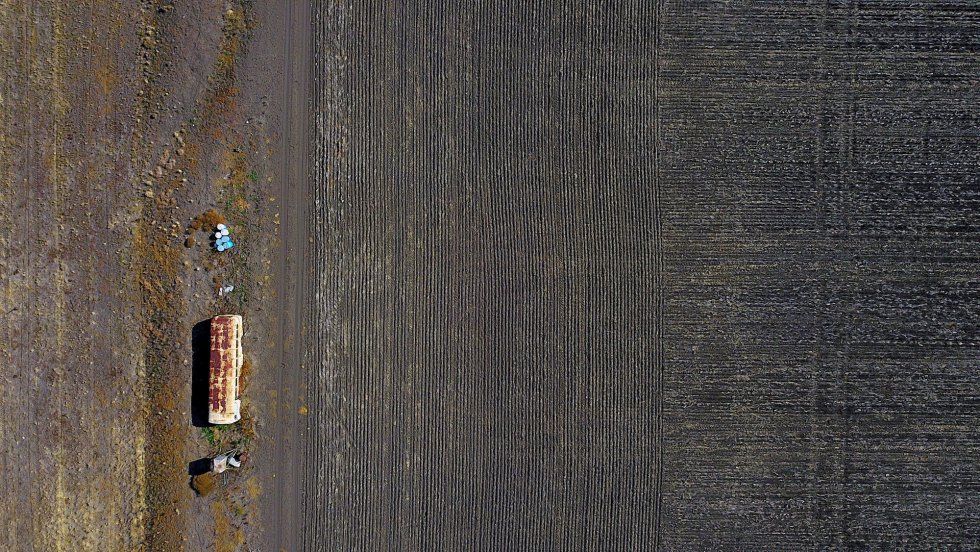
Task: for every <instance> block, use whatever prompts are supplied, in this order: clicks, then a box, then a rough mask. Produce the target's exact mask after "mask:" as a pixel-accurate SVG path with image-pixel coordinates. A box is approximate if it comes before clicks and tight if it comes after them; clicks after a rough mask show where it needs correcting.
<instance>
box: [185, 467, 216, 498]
mask: <svg viewBox="0 0 980 552" xmlns="http://www.w3.org/2000/svg"><path fill="white" fill-rule="evenodd" d="M217 483H218V481H217V479H216V478H215V476H214V474H213V473H204V474H201V475H195V476H194V477H192V478H191V488H192V489H194V492H196V493H197V494H198V495H199V496H208V495H209V494H211V492H212V491H214V488H215V487H216V486H217Z"/></svg>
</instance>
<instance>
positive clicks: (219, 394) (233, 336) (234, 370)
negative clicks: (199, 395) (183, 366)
mask: <svg viewBox="0 0 980 552" xmlns="http://www.w3.org/2000/svg"><path fill="white" fill-rule="evenodd" d="M241 335H242V317H241V316H239V315H237V314H223V315H220V316H215V317H214V318H212V319H211V370H210V377H209V382H208V387H209V390H208V421H209V422H211V423H213V424H230V423H233V422H236V421H238V419H239V418H240V417H241V414H240V405H241V403H240V401H239V398H238V376H239V372H240V370H241V366H242V347H241Z"/></svg>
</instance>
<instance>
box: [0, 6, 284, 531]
mask: <svg viewBox="0 0 980 552" xmlns="http://www.w3.org/2000/svg"><path fill="white" fill-rule="evenodd" d="M250 5H251V2H230V1H229V2H223V1H210V2H191V3H171V2H157V1H153V2H150V1H145V2H140V3H138V4H136V5H135V8H136V9H134V4H133V3H126V2H116V3H113V2H104V3H96V4H95V5H90V4H88V3H75V2H54V1H45V0H38V1H35V2H31V3H8V4H3V5H2V6H0V44H3V46H4V47H3V48H0V62H2V63H3V67H2V70H3V72H4V76H5V78H4V80H3V85H2V88H0V106H2V109H0V119H2V126H0V162H2V164H3V165H4V166H5V167H6V168H7V170H5V171H4V172H3V174H2V175H0V179H2V180H0V248H2V250H0V307H2V309H3V316H2V317H0V320H2V322H3V323H2V324H0V381H4V382H7V383H6V384H4V385H3V386H0V408H2V414H3V415H2V416H0V435H4V436H5V438H4V439H3V444H2V445H0V465H2V466H4V468H5V473H6V477H5V478H4V481H3V483H2V488H3V491H4V495H3V496H5V497H10V500H6V501H2V503H0V519H3V520H5V523H4V524H3V527H2V528H0V549H4V550H27V551H30V550H38V551H40V550H45V551H47V550H62V549H72V550H79V549H81V550H120V551H131V550H155V551H156V550H161V551H168V550H201V549H219V550H240V551H244V550H254V549H260V550H261V549H264V548H263V547H262V546H260V545H258V544H255V543H257V542H259V539H260V533H259V532H258V529H259V527H258V519H259V517H260V516H259V512H258V509H259V503H258V501H257V497H258V496H259V495H260V493H259V492H258V491H257V490H256V489H258V488H259V487H261V483H260V480H259V479H256V478H255V474H254V468H253V467H252V463H251V462H249V463H247V464H246V465H245V467H244V468H243V469H242V470H241V471H239V472H235V473H226V474H222V476H219V477H216V478H212V479H213V482H214V489H213V492H202V494H203V495H206V496H202V497H196V496H195V493H194V490H193V489H192V488H191V485H189V483H190V482H191V479H190V477H189V475H188V469H189V466H190V465H191V462H193V461H195V460H199V459H203V458H207V457H209V456H213V455H214V454H216V453H218V452H225V451H226V449H225V450H222V449H221V447H228V446H247V447H249V448H250V449H251V450H253V451H258V450H260V448H261V446H262V443H261V441H260V439H259V437H258V433H259V431H258V429H257V420H260V419H261V415H262V414H261V405H260V406H259V407H258V408H257V407H256V404H255V401H254V400H253V399H252V398H251V397H246V401H245V408H244V413H243V420H242V421H241V422H240V423H238V424H235V426H234V427H230V428H222V429H218V430H216V432H215V433H212V434H211V437H212V438H211V439H210V440H209V438H208V436H207V435H205V433H204V431H203V430H202V429H200V428H196V427H194V426H193V425H192V421H193V416H192V410H193V407H194V405H193V404H192V385H191V382H192V376H193V373H194V371H195V370H197V369H198V367H197V366H194V365H193V359H194V351H193V350H192V334H193V328H194V327H195V325H197V324H198V323H199V322H201V321H202V320H207V319H209V318H210V317H211V316H214V315H216V314H220V313H225V312H235V313H240V314H243V315H244V316H245V320H246V332H247V335H246V348H247V350H249V351H250V353H252V354H254V355H256V357H257V358H261V359H263V360H265V359H266V358H268V356H269V354H268V353H265V352H263V351H264V349H263V347H266V346H267V344H265V343H263V342H261V341H260V340H259V339H258V337H260V336H263V335H266V334H267V333H268V330H267V329H263V327H262V324H263V318H262V316H259V315H257V309H260V308H262V306H263V305H264V303H263V301H261V300H257V299H256V298H257V297H262V296H263V295H264V292H263V290H264V289H267V288H268V287H269V286H272V285H274V280H275V278H276V272H275V271H274V269H273V264H272V262H271V257H270V255H272V254H274V252H275V251H276V248H277V247H278V245H277V242H276V241H275V240H276V229H277V223H278V222H279V220H280V219H279V215H278V213H277V207H278V205H277V204H275V203H274V202H275V201H276V199H277V195H278V192H274V193H273V192H272V187H273V182H274V177H275V175H276V174H277V172H278V170H279V169H278V167H274V166H272V165H271V164H270V163H269V161H268V159H269V158H270V155H271V153H270V150H269V148H268V144H269V143H271V141H272V140H273V138H274V137H275V136H277V135H278V130H277V128H276V124H277V121H276V120H275V119H274V118H273V119H271V120H270V118H268V117H265V116H264V113H265V110H266V106H264V105H263V102H262V99H261V98H262V96H263V95H265V94H267V93H268V92H269V91H270V90H274V89H275V87H276V86H278V79H277V77H276V76H275V75H274V74H271V73H269V74H264V75H258V76H256V75H251V76H249V78H248V82H249V89H248V91H247V92H246V91H243V87H242V82H243V78H242V76H241V70H242V69H241V68H242V67H244V66H247V65H248V64H249V63H254V62H250V61H249V55H250V54H249V42H250V41H251V40H252V38H253V36H254V35H255V32H256V31H255V29H256V28H257V24H258V21H257V20H256V18H255V16H254V14H253V13H252V12H251V8H250ZM259 28H260V27H259ZM275 28H276V29H279V28H280V27H279V26H275ZM25 91H30V93H25ZM221 222H224V223H227V224H229V226H230V227H231V228H232V237H233V240H234V241H235V242H236V247H235V249H233V250H231V251H228V252H226V253H223V254H219V253H217V252H216V251H215V250H214V249H213V247H211V245H210V240H209V237H208V235H207V233H209V232H213V231H214V226H215V225H216V224H218V223H221ZM215 283H230V284H233V285H234V286H235V291H234V292H233V293H231V294H228V295H223V296H218V294H217V293H216V288H215V287H214V286H215ZM256 366H257V370H258V371H260V372H261V369H262V368H261V366H262V363H256ZM251 374H254V371H253V370H252V363H251V362H250V363H249V370H248V373H247V374H245V375H244V376H243V385H245V386H251V380H252V375H251ZM259 377H260V376H259ZM214 437H217V438H214ZM200 483H201V480H200V478H198V479H197V480H196V481H195V486H196V487H197V488H200ZM202 490H203V489H202Z"/></svg>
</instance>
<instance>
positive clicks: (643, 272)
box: [305, 1, 980, 550]
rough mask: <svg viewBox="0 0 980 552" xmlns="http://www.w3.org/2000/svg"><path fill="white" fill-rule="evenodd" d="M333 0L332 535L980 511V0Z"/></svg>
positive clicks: (324, 440) (319, 274) (424, 540)
mask: <svg viewBox="0 0 980 552" xmlns="http://www.w3.org/2000/svg"><path fill="white" fill-rule="evenodd" d="M313 20H314V90H315V97H314V104H313V105H314V116H315V121H314V122H315V129H314V140H315V143H314V155H313V165H314V167H313V169H314V170H313V176H314V186H315V189H314V196H315V202H314V204H313V205H314V211H313V225H312V227H313V228H314V229H315V245H314V252H313V253H314V268H315V275H316V279H315V280H314V282H313V289H314V291H315V293H314V294H313V295H312V296H311V317H312V318H311V321H312V324H311V328H312V334H311V335H312V336H313V339H311V340H309V342H308V347H309V353H308V354H309V357H308V361H309V366H308V370H307V373H308V378H309V386H310V393H311V399H310V400H311V420H310V421H311V424H310V428H311V429H310V441H309V444H310V450H309V458H308V468H309V470H308V472H309V479H308V482H309V485H310V491H309V492H310V495H309V497H308V499H309V500H310V502H311V503H314V504H317V505H318V507H317V508H310V509H308V510H307V515H306V537H305V543H306V546H307V548H308V549H355V548H356V549H392V550H408V549H487V550H532V549H584V550H595V549H617V550H640V549H643V550H649V549H656V548H658V547H659V548H662V549H668V550H700V549H708V550H711V549H725V550H773V549H780V550H826V549H854V550H865V549H937V548H969V547H970V546H971V545H975V543H976V542H978V541H980V534H978V532H977V531H978V527H980V524H977V523H976V520H977V519H980V506H978V504H980V464H978V463H977V462H976V455H977V449H978V445H980V440H978V438H980V433H978V432H980V430H978V429H977V428H978V427H980V424H978V422H980V404H978V403H977V400H976V398H977V389H978V387H977V383H978V380H977V376H976V370H975V364H976V362H975V359H976V354H977V351H978V346H980V341H978V340H980V335H978V333H977V330H978V324H980V307H978V305H980V302H978V301H977V299H978V297H977V294H978V293H980V292H978V291H977V287H978V283H980V270H978V269H980V267H978V257H977V254H976V248H977V239H976V233H977V231H978V230H980V224H978V223H980V221H978V215H977V209H976V207H977V200H978V197H980V196H978V195H977V193H978V192H977V190H978V184H980V182H978V181H977V170H976V168H977V166H978V161H980V159H978V157H980V155H978V152H980V148H978V147H977V146H978V139H980V132H978V113H980V112H978V109H977V107H976V105H977V100H978V99H980V98H978V87H977V85H978V79H977V75H978V74H980V57H978V55H977V54H978V49H980V42H978V40H980V38H978V37H980V15H978V14H977V12H976V6H974V5H972V4H970V3H967V2H959V3H957V2H947V3H914V5H912V4H910V3H906V2H878V3H874V5H867V4H866V3H856V2H831V3H826V4H819V5H815V4H806V3H784V2H778V3H777V2H772V3H762V2H758V3H745V2H687V1H678V2H670V1H666V2H664V1H660V2H612V3H609V2H556V3H552V4H548V5H547V6H545V5H539V4H535V3H496V2H477V3H473V4H468V5H466V6H462V5H456V4H447V3H439V2H421V3H404V4H402V3H394V2H388V3H384V4H383V5H382V6H373V7H371V8H368V7H367V6H364V5H359V4H357V3H353V4H347V3H341V2H329V1H320V2H315V3H314V17H313Z"/></svg>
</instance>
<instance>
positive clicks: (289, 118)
mask: <svg viewBox="0 0 980 552" xmlns="http://www.w3.org/2000/svg"><path fill="white" fill-rule="evenodd" d="M255 15H256V18H257V20H258V21H259V22H260V26H259V28H258V30H257V32H256V34H255V39H254V42H253V43H252V49H253V50H252V51H254V52H261V51H263V50H264V51H266V52H268V53H267V54H257V55H256V56H254V57H252V58H250V59H249V60H247V62H246V63H247V69H246V71H245V73H246V74H255V75H258V78H257V79H256V80H257V81H258V82H257V86H259V87H262V88H263V89H264V88H265V87H268V85H269V84H270V83H271V84H274V85H275V86H274V88H272V89H271V90H269V92H268V93H269V97H268V106H267V112H268V113H269V116H270V121H269V127H270V128H274V129H278V132H277V135H276V136H274V140H273V143H271V144H270V148H271V152H272V153H271V156H270V158H269V162H270V171H269V172H270V174H271V175H272V180H271V182H270V183H269V184H270V187H271V190H270V193H272V194H274V195H275V197H276V207H275V209H274V210H275V213H276V215H275V216H276V217H277V221H278V225H277V228H276V237H277V240H276V242H275V244H274V247H273V248H272V249H271V250H270V252H271V255H270V258H271V260H272V262H273V263H274V265H275V268H274V278H273V280H274V281H275V282H276V283H277V284H276V287H275V289H274V293H272V294H270V297H269V298H270V299H271V301H269V302H267V305H268V309H267V312H266V313H263V314H262V315H260V316H261V318H260V319H258V320H256V327H257V330H256V332H257V333H261V334H265V337H266V339H263V340H262V342H263V343H265V345H266V347H265V349H264V351H263V352H262V353H261V354H262V356H263V359H264V361H263V362H262V363H261V365H262V366H263V367H264V369H263V370H261V371H260V372H258V373H257V380H256V387H255V389H256V390H257V391H258V393H257V400H258V408H259V410H260V411H261V412H262V414H263V416H262V418H263V419H262V422H261V424H262V428H261V433H262V444H261V447H260V448H259V449H258V450H259V454H258V456H257V460H258V461H257V462H256V477H257V478H258V480H259V481H260V482H261V485H262V495H261V500H260V504H261V508H260V510H261V513H260V518H261V522H262V523H261V529H260V532H261V536H260V539H261V542H262V546H261V549H263V550H301V549H303V548H302V544H301V543H302V542H303V539H302V535H303V529H304V526H303V524H302V523H301V522H300V521H299V520H302V519H303V512H304V510H305V509H306V508H307V507H308V504H306V503H305V496H306V494H307V492H308V488H307V486H306V482H305V479H304V474H305V470H306V464H305V458H306V457H305V452H306V448H307V445H306V438H307V437H306V436H307V432H308V427H307V426H308V419H307V417H306V415H305V412H306V410H305V409H306V408H307V406H306V385H307V373H306V371H307V369H308V366H309V365H308V363H307V362H306V360H305V353H306V351H305V349H304V344H305V343H306V339H307V335H308V332H309V316H308V312H309V308H310V290H309V284H310V281H311V262H310V258H309V249H310V238H309V237H310V236H311V227H310V214H309V209H310V206H311V199H312V187H311V185H310V182H309V159H310V149H309V143H310V142H309V136H310V117H309V113H310V101H309V97H310V74H311V73H310V67H311V65H312V64H311V54H312V46H311V43H310V33H311V26H310V16H311V14H310V7H309V5H308V4H307V3H304V2H269V3H265V4H261V5H257V6H256V14H255ZM269 75H274V77H275V78H274V79H272V80H271V81H270V80H269ZM270 291H272V290H270Z"/></svg>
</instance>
